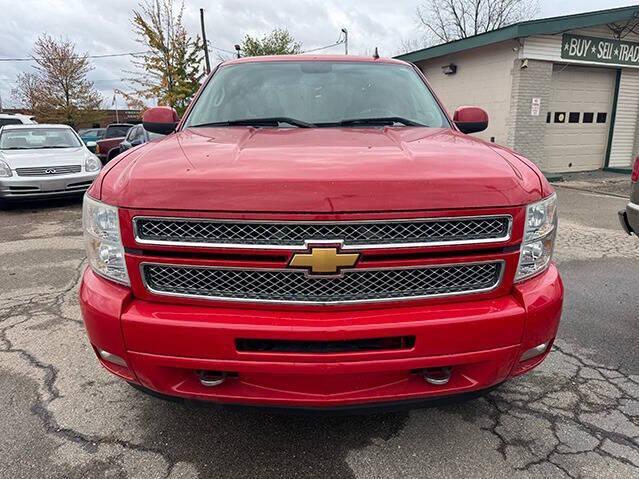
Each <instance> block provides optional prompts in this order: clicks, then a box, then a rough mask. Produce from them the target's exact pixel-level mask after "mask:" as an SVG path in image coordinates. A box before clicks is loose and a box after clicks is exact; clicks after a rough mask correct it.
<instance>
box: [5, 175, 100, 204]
mask: <svg viewBox="0 0 639 479" xmlns="http://www.w3.org/2000/svg"><path fill="white" fill-rule="evenodd" d="M99 173H100V172H99V171H96V172H93V173H84V172H83V173H74V174H70V175H53V176H46V177H45V176H37V177H36V176H15V175H14V176H11V177H9V178H0V198H2V199H7V200H9V199H34V198H49V197H58V196H68V195H79V194H82V193H84V192H85V191H86V190H87V189H88V188H89V186H91V183H92V182H93V180H94V179H95V178H96V177H97V176H98V174H99Z"/></svg>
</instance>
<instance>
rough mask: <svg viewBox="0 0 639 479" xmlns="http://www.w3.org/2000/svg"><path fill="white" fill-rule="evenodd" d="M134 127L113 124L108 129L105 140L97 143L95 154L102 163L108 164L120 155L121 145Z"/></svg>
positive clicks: (125, 124) (128, 124)
mask: <svg viewBox="0 0 639 479" xmlns="http://www.w3.org/2000/svg"><path fill="white" fill-rule="evenodd" d="M132 127H133V125H132V124H130V123H112V124H110V125H108V126H107V127H106V130H105V132H104V138H103V139H101V140H98V141H97V146H96V148H95V154H96V155H98V158H100V161H102V163H107V162H108V161H111V160H112V159H113V158H115V157H116V156H117V155H118V154H119V153H120V143H122V141H123V140H124V137H125V136H126V134H127V133H128V132H129V130H130V129H131V128H132Z"/></svg>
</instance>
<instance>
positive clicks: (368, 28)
mask: <svg viewBox="0 0 639 479" xmlns="http://www.w3.org/2000/svg"><path fill="white" fill-rule="evenodd" d="M637 3H638V2H637V0H634V1H632V0H559V1H558V0H540V12H539V17H540V18H541V17H550V16H557V15H566V14H571V13H579V12H585V11H590V10H600V9H605V8H613V7H621V6H627V5H633V4H637ZM136 4H137V1H136V0H0V12H1V14H0V59H2V58H21V57H28V56H29V54H30V53H31V47H32V45H33V42H34V41H35V40H36V38H37V37H38V35H40V34H41V33H48V34H51V35H53V36H57V37H59V36H62V37H66V38H69V39H70V40H72V41H74V42H75V43H76V45H77V49H78V51H79V52H88V53H89V54H90V55H101V54H111V53H121V52H134V51H140V50H141V49H143V48H141V46H140V45H139V44H137V43H136V42H135V37H134V36H133V33H132V31H131V23H130V22H131V16H132V14H131V11H132V9H133V8H134V7H135V6H136ZM419 4H420V0H341V1H338V0H185V6H186V11H185V24H186V27H187V29H188V31H189V32H190V33H192V34H193V35H195V34H198V33H199V8H201V7H203V8H205V10H206V29H207V36H208V39H209V41H210V43H211V44H212V45H214V46H216V47H219V48H222V49H225V50H233V45H234V44H236V43H239V42H240V41H241V39H242V38H243V36H244V35H245V34H251V35H262V34H264V33H267V32H269V31H270V30H272V29H273V28H276V27H280V28H287V29H288V30H289V31H290V32H291V33H292V34H293V36H294V37H295V38H296V39H297V40H299V41H301V42H302V44H303V48H304V49H312V48H317V47H321V46H324V45H329V44H332V43H334V42H336V41H337V39H338V37H339V34H340V29H341V28H343V27H346V28H347V29H348V31H349V36H350V42H349V43H350V52H351V53H353V54H370V53H371V52H372V51H373V49H374V48H375V46H377V47H379V51H380V54H381V55H382V56H393V55H396V54H397V53H398V52H399V50H400V48H401V44H402V40H410V39H417V38H419V37H420V35H421V33H420V30H419V28H418V25H417V22H416V18H415V10H416V7H417V6H418V5H419ZM324 52H325V53H332V52H334V53H342V52H343V46H338V47H334V48H332V49H328V50H324V51H323V52H322V53H324ZM213 59H215V60H216V61H215V63H217V58H216V52H215V51H213ZM92 62H93V66H94V67H95V69H94V70H93V71H92V72H91V74H90V79H91V80H93V81H94V82H95V86H96V87H97V88H98V89H99V90H100V91H102V93H103V95H104V97H105V98H108V99H109V100H108V101H105V104H109V103H110V100H111V98H112V96H113V89H114V88H120V89H122V90H124V91H127V90H129V89H130V88H129V87H128V86H127V84H126V83H123V82H122V77H123V76H125V73H123V70H126V69H127V68H130V59H129V58H128V57H121V58H111V59H95V60H92ZM30 69H32V66H31V64H30V63H28V62H0V95H1V97H2V99H3V102H4V105H5V107H8V106H11V104H12V102H11V100H10V94H11V89H12V88H15V78H16V75H17V74H18V73H19V72H21V71H29V70H30ZM120 105H121V107H124V103H123V101H122V100H120Z"/></svg>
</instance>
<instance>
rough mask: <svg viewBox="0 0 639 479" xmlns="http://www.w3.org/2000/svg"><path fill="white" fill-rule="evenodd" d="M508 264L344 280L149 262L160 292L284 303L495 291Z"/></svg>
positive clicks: (146, 268) (148, 273)
mask: <svg viewBox="0 0 639 479" xmlns="http://www.w3.org/2000/svg"><path fill="white" fill-rule="evenodd" d="M502 267H503V263H502V262H492V263H473V264H457V265H445V266H434V267H419V268H406V269H356V270H351V271H346V272H344V274H343V275H342V276H340V277H337V278H335V277H327V278H321V277H309V276H307V275H306V274H304V272H301V271H294V270H291V271H288V270H268V269H261V270H246V269H222V268H215V267H212V268H204V267H193V266H173V265H161V264H145V265H143V267H142V274H143V277H144V281H145V283H146V285H147V287H148V288H149V289H150V290H151V291H152V292H154V293H158V294H170V295H178V296H194V297H203V298H212V299H227V300H244V301H258V302H281V303H340V302H368V301H384V300H392V299H411V298H418V297H428V296H438V295H448V294H465V293H473V292H478V291H485V290H489V289H492V288H495V287H496V286H497V285H498V284H499V281H500V278H501V270H502Z"/></svg>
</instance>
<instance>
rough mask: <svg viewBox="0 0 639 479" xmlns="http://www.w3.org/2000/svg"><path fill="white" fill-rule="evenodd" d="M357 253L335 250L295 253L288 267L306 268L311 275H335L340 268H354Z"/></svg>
mask: <svg viewBox="0 0 639 479" xmlns="http://www.w3.org/2000/svg"><path fill="white" fill-rule="evenodd" d="M358 259H359V253H340V252H339V250H338V249H337V248H311V252H310V253H296V254H295V255H293V258H292V259H291V262H290V263H289V266H290V267H291V268H306V269H308V270H309V272H310V273H312V274H336V273H339V270H340V269H341V268H349V267H351V266H354V265H355V263H357V260H358Z"/></svg>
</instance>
